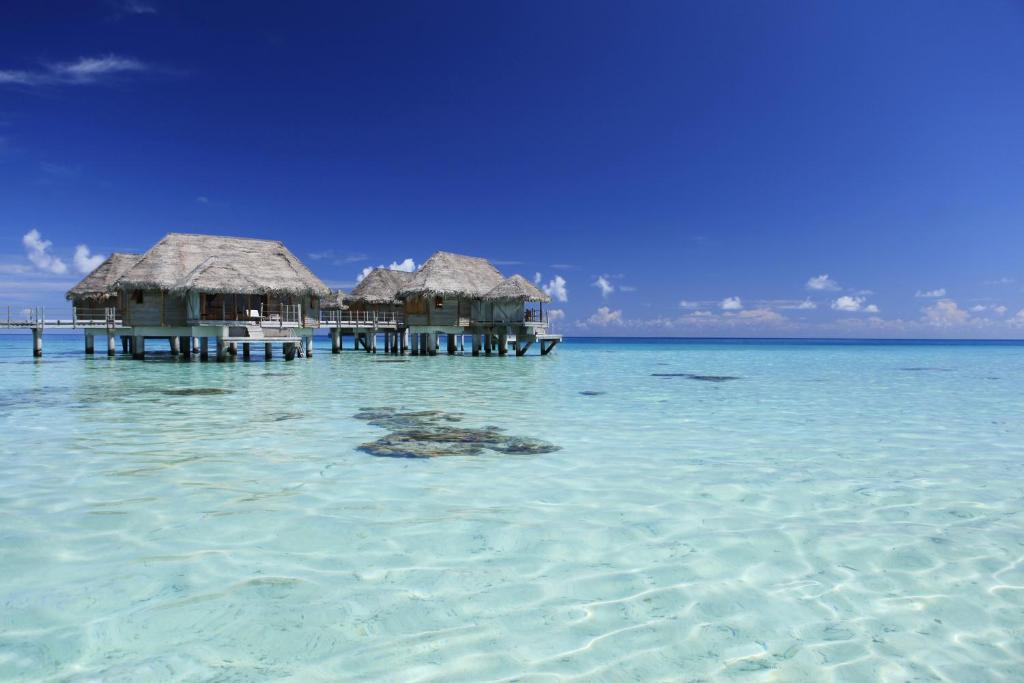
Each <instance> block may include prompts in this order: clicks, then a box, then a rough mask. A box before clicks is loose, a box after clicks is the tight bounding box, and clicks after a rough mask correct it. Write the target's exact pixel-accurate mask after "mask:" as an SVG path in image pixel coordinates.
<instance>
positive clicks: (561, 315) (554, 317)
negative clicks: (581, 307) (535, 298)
mask: <svg viewBox="0 0 1024 683" xmlns="http://www.w3.org/2000/svg"><path fill="white" fill-rule="evenodd" d="M559 320H565V311H563V310H562V309H561V308H552V309H550V310H548V322H550V323H554V322H558V321H559Z"/></svg>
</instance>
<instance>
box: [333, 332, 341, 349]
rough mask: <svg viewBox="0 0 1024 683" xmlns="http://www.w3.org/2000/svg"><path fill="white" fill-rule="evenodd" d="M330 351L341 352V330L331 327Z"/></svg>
mask: <svg viewBox="0 0 1024 683" xmlns="http://www.w3.org/2000/svg"><path fill="white" fill-rule="evenodd" d="M331 353H341V330H339V329H338V328H337V327H335V328H332V329H331Z"/></svg>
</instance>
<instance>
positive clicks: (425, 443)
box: [354, 407, 558, 458]
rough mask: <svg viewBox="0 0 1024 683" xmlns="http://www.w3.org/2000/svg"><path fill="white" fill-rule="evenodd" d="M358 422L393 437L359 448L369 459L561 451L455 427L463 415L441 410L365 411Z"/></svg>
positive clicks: (491, 430) (494, 430) (496, 432)
mask: <svg viewBox="0 0 1024 683" xmlns="http://www.w3.org/2000/svg"><path fill="white" fill-rule="evenodd" d="M354 417H355V418H356V419H357V420H364V421H366V422H367V423H369V424H371V425H373V426H375V427H382V428H384V429H388V430H390V433H389V434H387V435H385V436H383V437H381V438H379V439H377V440H376V441H371V442H369V443H364V444H361V445H360V446H359V450H361V451H363V452H364V453H369V454H370V455H376V456H379V457H387V458H436V457H442V456H451V455H480V454H482V453H483V452H484V451H494V452H496V453H505V454H508V455H537V454H540V453H551V452H553V451H556V450H558V446H555V445H554V444H551V443H548V442H547V441H542V440H541V439H534V438H531V437H520V436H510V435H508V434H504V433H503V432H504V430H502V429H501V428H500V427H495V426H493V425H488V426H486V427H481V428H471V427H462V426H452V423H455V422H461V421H462V415H460V414H458V413H445V412H443V411H440V410H420V411H405V412H403V411H399V410H397V409H395V408H390V407H381V408H362V409H360V411H359V412H358V413H356V414H355V416H354Z"/></svg>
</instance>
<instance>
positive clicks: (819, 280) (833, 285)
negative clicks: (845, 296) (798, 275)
mask: <svg viewBox="0 0 1024 683" xmlns="http://www.w3.org/2000/svg"><path fill="white" fill-rule="evenodd" d="M805 286H806V287H807V289H810V290H814V291H816V292H822V291H827V292H834V291H835V290H837V289H839V283H838V282H836V281H835V280H833V279H832V278H830V277H829V276H828V273H822V274H821V275H818V276H817V277H812V278H811V279H809V280H808V281H807V284H806V285H805Z"/></svg>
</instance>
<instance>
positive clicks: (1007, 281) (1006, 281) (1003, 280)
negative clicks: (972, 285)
mask: <svg viewBox="0 0 1024 683" xmlns="http://www.w3.org/2000/svg"><path fill="white" fill-rule="evenodd" d="M1014 282H1015V280H1014V279H1013V278H1012V277H1006V276H1005V275H1004V276H1003V277H997V278H996V279H994V280H985V281H984V282H982V283H981V284H983V285H1012V284H1013V283H1014Z"/></svg>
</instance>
